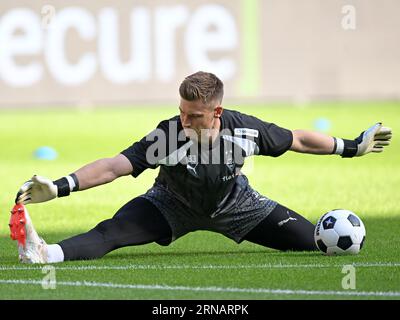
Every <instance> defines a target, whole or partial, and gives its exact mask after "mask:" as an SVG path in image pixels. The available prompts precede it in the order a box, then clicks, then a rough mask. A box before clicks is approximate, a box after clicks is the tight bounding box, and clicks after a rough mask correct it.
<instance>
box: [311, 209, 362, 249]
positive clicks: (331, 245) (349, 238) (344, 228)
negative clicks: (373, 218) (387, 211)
mask: <svg viewBox="0 0 400 320" xmlns="http://www.w3.org/2000/svg"><path fill="white" fill-rule="evenodd" d="M314 240H315V244H316V245H317V247H318V249H319V250H321V251H322V252H323V253H324V254H326V255H329V256H330V255H343V254H358V253H359V252H360V250H361V249H362V247H363V245H364V241H365V227H364V224H363V222H362V221H361V219H360V218H359V217H358V216H357V215H356V214H355V213H354V212H351V211H349V210H345V209H336V210H332V211H329V212H327V213H325V214H324V215H323V216H322V217H321V218H320V219H319V220H318V222H317V225H316V226H315V231H314Z"/></svg>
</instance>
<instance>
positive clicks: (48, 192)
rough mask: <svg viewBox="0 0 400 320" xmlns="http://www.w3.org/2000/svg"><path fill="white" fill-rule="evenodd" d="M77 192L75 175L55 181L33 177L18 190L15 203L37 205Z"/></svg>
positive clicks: (77, 186)
mask: <svg viewBox="0 0 400 320" xmlns="http://www.w3.org/2000/svg"><path fill="white" fill-rule="evenodd" d="M77 190H79V182H78V179H77V177H76V175H75V174H71V175H69V176H67V177H63V178H61V179H58V180H56V181H51V180H49V179H47V178H44V177H41V176H37V175H34V176H33V177H32V179H31V180H29V181H27V182H25V183H24V184H23V185H22V187H21V188H20V189H19V191H18V193H17V196H16V198H15V203H22V204H28V203H39V202H45V201H49V200H52V199H54V198H56V197H65V196H68V195H69V194H70V193H71V191H77Z"/></svg>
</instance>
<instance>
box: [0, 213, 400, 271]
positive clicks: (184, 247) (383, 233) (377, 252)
mask: <svg viewBox="0 0 400 320" xmlns="http://www.w3.org/2000/svg"><path fill="white" fill-rule="evenodd" d="M363 220H364V223H365V225H366V229H367V238H366V242H365V246H364V249H363V252H364V254H363V255H360V257H359V258H362V256H366V255H368V256H369V257H373V258H374V259H376V260H380V259H383V260H385V259H386V258H388V257H391V259H393V258H396V259H399V257H400V255H399V253H398V248H399V247H400V238H399V237H398V228H399V226H400V216H399V217H393V216H392V217H387V218H385V217H382V218H365V219H363ZM79 233H82V230H72V229H69V230H68V232H66V231H65V232H57V233H56V232H53V233H52V232H45V233H43V234H42V236H43V237H44V239H45V240H46V241H47V243H57V242H59V241H61V240H62V239H66V238H69V237H71V236H73V235H76V234H79ZM0 248H1V252H0V265H1V264H17V263H18V253H17V247H16V243H15V242H14V241H12V240H11V239H10V238H9V237H8V236H7V237H1V238H0ZM243 256H246V261H251V257H253V258H255V260H257V261H262V262H263V263H264V262H265V261H266V259H268V258H271V260H274V261H275V262H276V261H279V260H280V258H282V259H286V258H294V259H296V258H300V260H299V261H301V258H312V257H319V256H321V253H319V252H318V251H278V250H274V249H270V248H266V247H262V246H260V245H256V244H252V243H249V242H246V241H244V242H243V243H242V244H236V243H235V242H233V241H231V240H228V239H227V238H225V237H223V236H221V235H218V234H215V233H211V232H210V233H208V232H206V233H192V234H190V235H187V236H185V237H182V238H181V239H179V240H178V241H176V242H174V243H172V244H171V245H170V246H167V247H163V246H159V245H157V244H147V245H138V246H130V247H124V248H121V249H118V250H116V251H113V252H110V253H108V254H107V255H105V256H104V257H102V258H101V259H97V260H91V262H93V261H108V262H111V261H112V260H129V261H130V262H137V261H140V262H141V263H144V262H146V261H148V262H150V263H152V262H153V261H154V263H163V262H165V261H169V262H170V261H173V260H177V262H179V263H182V262H186V259H187V260H188V261H194V260H201V259H203V258H204V261H207V259H206V258H207V257H211V258H212V259H210V260H212V261H215V262H216V263H217V262H219V261H222V260H224V259H225V260H226V259H235V258H238V259H239V258H241V257H243ZM208 261H209V260H208ZM267 262H268V260H267Z"/></svg>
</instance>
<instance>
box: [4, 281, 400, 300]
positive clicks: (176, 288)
mask: <svg viewBox="0 0 400 320" xmlns="http://www.w3.org/2000/svg"><path fill="white" fill-rule="evenodd" d="M0 284H14V285H42V281H38V280H31V279H27V280H23V279H17V280H4V279H0ZM56 285H57V286H69V287H92V288H93V287H94V288H112V289H136V290H160V291H196V292H199V291H203V292H222V293H226V292H232V293H258V294H259V293H266V294H278V295H279V294H280V295H310V296H315V295H326V296H359V297H400V292H397V291H322V290H321V291H319V290H290V289H269V288H230V287H227V288H223V287H187V286H168V285H144V284H118V283H101V282H88V281H82V282H81V281H76V282H68V281H57V282H56Z"/></svg>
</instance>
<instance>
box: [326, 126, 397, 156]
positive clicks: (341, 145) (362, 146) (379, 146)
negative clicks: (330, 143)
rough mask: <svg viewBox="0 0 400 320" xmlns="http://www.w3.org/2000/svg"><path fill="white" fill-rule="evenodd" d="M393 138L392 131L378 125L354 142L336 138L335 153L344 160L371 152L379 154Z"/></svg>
mask: <svg viewBox="0 0 400 320" xmlns="http://www.w3.org/2000/svg"><path fill="white" fill-rule="evenodd" d="M391 138H392V129H391V128H387V127H383V126H382V123H377V124H375V125H374V126H372V127H371V128H369V129H368V130H366V131H364V132H362V133H361V134H360V136H359V137H358V138H356V139H354V140H346V139H340V138H334V139H335V148H334V151H333V153H334V154H339V155H341V156H342V157H343V158H352V157H361V156H364V155H366V154H367V153H370V152H378V153H379V152H382V151H383V148H384V147H385V146H388V145H389V144H390V139H391Z"/></svg>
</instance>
